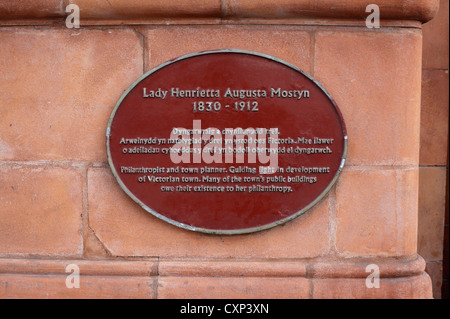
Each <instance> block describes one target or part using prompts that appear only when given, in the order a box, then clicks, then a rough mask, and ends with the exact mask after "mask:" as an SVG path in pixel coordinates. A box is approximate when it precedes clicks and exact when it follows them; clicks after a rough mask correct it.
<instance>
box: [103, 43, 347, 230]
mask: <svg viewBox="0 0 450 319" xmlns="http://www.w3.org/2000/svg"><path fill="white" fill-rule="evenodd" d="M216 53H237V54H246V55H253V56H258V57H262V58H265V59H268V60H272V61H275V62H277V63H281V64H284V65H285V66H287V67H289V68H291V69H294V70H295V71H297V72H299V73H300V74H302V75H303V76H305V77H306V78H308V79H309V80H310V81H312V82H313V83H314V84H315V85H317V86H318V87H319V88H320V89H321V90H322V91H323V92H324V93H325V94H326V96H327V97H328V99H329V100H330V101H331V102H332V105H333V107H334V108H335V110H336V113H337V115H338V117H339V120H340V122H341V126H342V133H343V135H344V150H343V154H342V158H341V164H340V165H339V168H338V170H337V171H336V173H335V175H334V177H333V179H332V180H331V182H330V183H329V184H328V186H327V187H326V188H325V189H324V190H323V191H322V192H321V193H320V195H319V196H317V197H316V198H315V199H314V200H313V201H312V202H311V203H309V204H308V205H307V206H305V207H303V208H302V209H301V210H299V211H298V212H296V213H294V214H292V215H290V216H288V217H286V218H283V219H281V220H278V221H275V222H272V223H269V224H265V225H261V226H257V227H251V228H241V229H210V228H203V227H196V226H191V225H187V224H184V223H181V222H178V221H176V220H173V219H170V218H168V217H166V216H164V215H161V214H160V213H158V212H156V211H155V210H153V209H152V208H150V207H148V206H147V205H146V204H144V203H143V202H142V201H141V200H140V199H138V198H137V197H136V196H135V195H134V194H133V193H132V192H131V191H130V190H129V189H128V188H127V186H126V185H125V184H124V183H123V182H122V180H121V179H120V177H119V174H118V173H117V171H116V169H115V167H114V165H113V161H112V158H111V150H110V134H111V125H112V122H113V120H114V116H115V114H116V111H117V109H118V108H119V107H120V105H121V104H122V101H123V100H124V99H125V97H126V96H127V95H128V94H129V93H130V92H131V91H132V90H133V89H134V88H135V87H136V86H137V85H138V84H139V83H140V82H141V81H142V80H144V79H145V78H147V77H148V76H150V75H151V74H152V73H154V72H156V71H158V70H160V69H162V68H164V67H166V66H168V65H170V64H172V63H176V62H178V61H181V60H185V59H189V58H192V57H196V56H201V55H208V54H216ZM347 149H348V135H347V129H346V125H345V122H344V118H343V116H342V113H341V110H340V109H339V107H338V106H337V104H336V102H335V101H334V99H333V98H332V97H331V95H330V94H329V93H328V92H327V91H326V90H325V88H324V87H323V86H322V85H321V84H320V83H318V82H317V81H316V80H315V79H314V78H313V77H312V76H310V75H309V74H307V73H306V72H304V71H302V70H301V69H300V68H298V67H297V66H295V65H293V64H291V63H289V62H286V61H283V60H281V59H278V58H276V57H273V56H270V55H268V54H264V53H259V52H254V51H247V50H240V49H217V50H205V51H199V52H194V53H189V54H185V55H182V56H180V57H178V58H175V59H172V60H169V61H166V62H164V63H162V64H160V65H158V66H156V67H154V68H152V69H151V70H149V71H147V72H146V73H144V74H143V75H142V76H140V77H139V78H138V79H137V80H136V81H135V82H134V83H133V84H131V86H130V87H128V89H126V90H125V91H124V93H123V94H122V96H121V97H120V99H119V100H118V101H117V103H116V105H115V107H114V109H113V111H112V112H111V116H110V118H109V120H108V125H107V128H106V152H107V156H108V164H109V167H110V169H111V171H112V173H113V175H114V177H115V179H116V181H117V182H118V184H119V186H120V187H121V188H122V190H123V191H124V192H125V193H126V194H127V195H128V196H129V197H131V199H133V200H134V201H135V202H136V203H137V204H139V206H141V207H142V208H143V209H144V210H145V211H147V212H149V213H150V214H152V215H153V216H155V217H157V218H159V219H161V220H163V221H165V222H167V223H169V224H172V225H174V226H177V227H180V228H183V229H187V230H190V231H195V232H201V233H206V234H214V235H239V234H250V233H254V232H258V231H262V230H266V229H270V228H273V227H275V226H278V225H281V224H284V223H286V222H288V221H291V220H293V219H295V218H297V217H298V216H300V215H302V214H303V213H305V212H306V211H308V210H310V209H311V208H312V207H313V206H315V205H316V204H317V203H318V202H320V201H321V200H322V199H323V198H324V197H325V195H326V194H328V192H329V191H330V189H331V188H332V187H333V185H334V184H335V183H336V181H337V179H338V177H339V175H340V174H341V172H342V169H343V168H344V165H345V160H346V157H347Z"/></svg>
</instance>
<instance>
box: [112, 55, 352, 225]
mask: <svg viewBox="0 0 450 319" xmlns="http://www.w3.org/2000/svg"><path fill="white" fill-rule="evenodd" d="M106 135H107V152H108V161H109V164H110V166H111V170H112V172H113V174H114V176H115V177H116V179H117V181H118V183H119V185H120V186H121V187H122V189H123V190H124V191H125V192H126V193H127V194H128V195H129V196H130V197H131V198H132V199H133V200H135V201H136V202H137V203H139V204H140V205H141V206H142V207H143V208H144V209H145V210H147V211H148V212H150V213H152V214H153V215H155V216H157V217H159V218H161V219H163V220H165V221H167V222H169V223H171V224H174V225H176V226H179V227H182V228H185V229H189V230H194V231H200V232H206V233H216V234H241V233H249V232H254V231H258V230H263V229H267V228H270V227H273V226H276V225H278V224H281V223H284V222H286V221H288V220H291V219H293V218H295V217H296V216H298V215H300V214H302V213H303V212H305V211H306V210H308V209H309V208H311V207H312V206H313V205H315V204H316V203H317V202H318V201H319V200H320V199H321V198H323V197H324V196H325V194H326V193H327V192H328V191H329V189H330V188H331V186H332V185H333V184H334V182H335V181H336V179H337V177H338V175H339V173H340V171H341V170H342V167H343V165H344V162H345V156H346V149H347V136H346V130H345V125H344V121H343V119H342V116H341V113H340V111H339V109H338V107H337V106H336V104H335V103H334V102H333V100H332V99H331V98H330V96H329V95H328V94H327V93H326V92H325V90H324V89H323V88H322V87H321V86H320V85H319V84H317V83H316V82H315V81H314V80H313V79H312V78H311V77H309V76H308V75H306V74H305V73H303V72H302V71H300V70H299V69H298V68H296V67H295V66H293V65H290V64H288V63H286V62H282V61H280V60H278V59H275V58H273V57H270V56H267V55H263V54H257V53H252V52H246V51H237V50H221V51H208V52H200V53H195V54H190V55H186V56H183V57H180V58H178V59H175V60H172V61H169V62H167V63H165V64H163V65H161V66H159V67H157V68H155V69H153V70H151V71H150V72H148V73H147V74H145V75H144V76H142V77H141V78H139V79H138V80H137V81H136V82H135V83H134V84H133V85H132V86H131V87H130V88H129V89H128V90H127V91H126V92H125V93H124V94H123V96H122V97H121V99H120V100H119V102H118V103H117V105H116V107H115V109H114V111H113V112H112V115H111V118H110V121H109V124H108V128H107V134H106Z"/></svg>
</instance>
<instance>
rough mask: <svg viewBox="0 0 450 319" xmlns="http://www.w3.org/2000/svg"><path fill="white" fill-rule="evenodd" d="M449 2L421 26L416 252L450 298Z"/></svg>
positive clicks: (437, 289) (436, 287)
mask: <svg viewBox="0 0 450 319" xmlns="http://www.w3.org/2000/svg"><path fill="white" fill-rule="evenodd" d="M448 5H449V2H448V0H441V1H440V8H439V12H438V14H437V16H436V17H435V18H434V19H433V20H432V21H430V22H428V23H426V24H424V26H423V39H424V40H423V58H422V68H423V69H422V110H421V126H420V129H421V132H420V174H419V175H420V178H419V179H420V186H419V187H420V191H419V237H418V241H419V242H418V244H419V246H418V251H419V254H420V255H421V256H423V258H425V260H426V261H427V269H426V270H427V272H428V273H429V274H430V276H431V278H432V280H433V296H434V298H440V297H441V288H442V297H446V298H448V123H449V118H448V114H449V112H448V111H449V94H448V85H449V83H448V52H449V47H448V37H449V34H448V18H449V17H448V16H449V14H448V12H449V7H448ZM444 225H445V226H444ZM444 233H445V234H446V235H445V236H446V237H445V238H446V240H447V241H446V242H445V241H444V240H443V238H444ZM445 249H447V251H446V252H445ZM445 267H446V268H445ZM443 269H446V270H444V271H443ZM445 292H446V293H445Z"/></svg>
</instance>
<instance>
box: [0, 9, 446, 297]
mask: <svg viewBox="0 0 450 319" xmlns="http://www.w3.org/2000/svg"><path fill="white" fill-rule="evenodd" d="M38 2H39V5H40V7H39V10H37V9H36V5H38ZM70 2H74V3H77V4H78V5H79V6H80V9H81V27H80V28H79V29H69V28H67V27H66V26H65V23H64V20H65V16H66V14H65V12H64V8H65V5H66V4H68V3H70ZM106 2H108V3H109V6H108V4H107V3H106ZM106 2H105V3H104V2H102V1H88V0H83V1H51V0H48V1H24V2H20V3H16V2H13V3H11V2H9V1H3V0H1V1H0V19H1V20H0V70H1V73H0V173H1V174H0V203H1V205H0V220H1V222H0V297H1V298H245V297H246V298H431V297H432V291H431V289H432V286H431V280H430V277H429V275H428V274H427V273H426V272H425V266H426V265H427V266H428V268H427V269H428V271H429V272H430V273H431V272H433V269H432V267H434V266H433V265H437V264H438V263H439V262H441V261H442V254H441V255H439V252H436V255H433V254H432V255H428V252H429V251H430V249H428V248H426V244H421V243H422V241H421V237H418V228H419V230H421V234H425V236H434V235H432V234H431V232H427V231H423V229H424V225H425V224H421V226H420V227H419V223H418V221H420V219H418V218H419V211H420V209H419V208H421V207H423V206H420V205H418V202H419V199H420V196H424V194H425V196H427V195H426V193H427V192H431V193H432V194H435V192H434V191H433V188H431V186H430V188H429V187H428V186H427V187H425V188H424V187H423V185H424V183H428V184H430V185H432V187H436V192H441V191H442V188H441V186H442V187H443V186H445V183H444V181H443V175H442V172H445V168H444V167H435V165H440V166H445V165H446V163H445V157H444V158H443V157H442V155H441V153H439V152H435V151H434V150H433V149H432V148H433V147H437V148H439V145H440V144H439V143H441V142H437V146H433V145H434V144H433V145H431V146H430V150H429V151H428V152H425V153H426V154H429V155H430V159H429V160H430V161H431V162H426V160H425V157H423V156H422V153H420V152H421V151H423V150H424V148H423V147H422V148H420V142H421V138H422V139H423V138H424V134H425V133H424V130H423V125H422V133H421V122H420V121H421V101H422V105H427V104H426V101H427V95H426V92H428V91H429V90H434V89H435V85H434V84H427V83H429V82H427V81H438V82H439V85H441V83H443V82H442V81H441V80H442V79H445V78H446V79H447V82H448V71H447V73H446V72H445V71H440V70H437V71H435V68H441V67H442V66H441V65H438V66H436V65H433V64H429V67H428V68H427V67H426V66H425V64H424V68H426V69H427V70H424V72H423V74H422V42H423V37H422V25H421V24H422V23H423V22H426V21H428V20H430V19H431V18H432V17H433V16H434V15H435V13H436V11H437V8H438V1H419V0H417V1H409V2H407V3H404V1H379V2H380V9H381V12H382V14H383V12H384V14H385V15H384V17H385V18H383V20H382V21H381V28H378V29H369V28H367V27H366V25H365V18H366V15H367V13H366V12H365V7H366V5H367V4H369V3H370V2H368V1H360V0H354V1H344V2H343V1H331V0H327V1H312V0H308V1H306V0H302V1H288V0H285V1H282V3H281V4H280V2H279V1H269V0H265V1H262V2H261V4H260V6H258V7H255V6H254V5H253V4H252V3H253V2H252V1H243V0H241V1H237V0H236V1H231V0H229V1H209V0H195V1H194V0H193V1H189V2H188V3H189V5H185V3H186V2H180V1H168V2H167V1H166V2H163V1H154V2H151V4H149V2H145V1H119V0H115V1H113V0H110V1H106ZM162 3H164V4H165V5H164V6H163V5H162ZM168 4H170V5H168ZM280 8H282V9H280ZM447 21H448V19H447ZM221 48H235V49H243V50H250V51H256V52H261V53H264V54H268V55H272V56H274V57H277V58H279V59H282V60H285V61H287V62H289V63H291V64H293V65H295V66H297V67H299V68H300V69H302V70H303V71H305V72H306V73H308V74H310V75H311V76H313V77H314V78H316V79H317V80H318V81H319V83H321V84H322V85H323V86H324V87H325V88H326V90H327V91H328V92H329V93H330V94H331V96H332V97H333V98H334V99H335V101H336V103H337V105H338V106H339V108H340V110H341V111H342V113H343V117H344V119H345V122H346V126H347V131H348V136H349V144H348V156H347V161H346V165H345V167H344V170H343V172H342V174H341V176H340V178H339V180H338V181H337V183H336V184H335V186H334V187H333V188H332V189H331V191H330V192H329V193H328V195H327V196H325V197H324V198H323V199H322V200H321V201H320V203H319V204H318V205H316V206H315V207H314V208H313V209H311V210H310V211H308V212H307V213H306V214H303V215H301V216H300V217H298V218H296V219H294V220H293V221H291V222H288V223H286V224H284V225H282V226H278V227H275V228H273V229H270V230H265V231H262V232H258V233H254V234H248V235H232V236H216V235H206V234H200V233H195V232H191V231H188V230H184V229H179V228H177V227H175V226H172V225H170V224H168V223H165V222H164V221H161V220H159V219H157V218H156V217H154V216H152V215H150V214H148V213H146V212H145V211H144V210H142V209H141V208H140V207H139V205H137V204H136V203H135V202H133V201H132V200H131V199H130V198H129V197H128V196H127V195H126V194H125V193H124V192H123V191H122V190H121V188H120V187H119V186H118V184H117V182H116V181H115V180H114V177H113V176H112V174H111V171H110V168H109V166H108V163H107V158H106V148H105V143H106V137H105V133H106V126H107V123H108V119H109V117H110V115H111V111H112V109H113V107H114V105H115V104H116V102H117V100H118V99H119V98H120V96H121V95H122V93H123V92H124V91H125V90H126V89H127V88H128V87H129V86H130V85H131V84H132V83H133V82H134V81H135V80H136V79H137V78H139V77H140V76H141V75H143V74H144V73H145V72H147V71H148V70H150V69H151V68H153V67H156V66H157V65H159V64H161V63H163V62H166V61H168V60H170V59H173V58H176V57H178V56H181V55H183V54H186V53H192V52H196V51H202V50H209V49H221ZM431 51H433V50H431ZM447 54H448V50H447ZM425 60H426V59H425V56H424V61H425ZM429 61H431V62H430V63H434V62H435V58H432V57H431V58H429ZM428 69H430V70H428ZM431 69H432V70H431ZM447 69H448V65H447ZM422 79H424V80H423V84H422ZM427 85H428V86H427ZM422 87H423V88H424V92H425V95H423V96H422V99H421V88H422ZM443 87H444V84H442V88H441V86H439V88H440V89H439V90H444V89H443ZM444 91H445V90H444ZM439 92H441V91H439ZM430 95H431V96H433V93H430ZM447 96H448V91H447ZM430 105H432V106H431V107H433V106H434V104H433V103H430ZM447 105H448V100H447ZM423 113H424V109H422V118H423V117H424V115H423ZM431 115H432V116H434V113H433V112H432V114H431ZM447 117H448V108H447ZM438 118H439V119H440V118H441V117H440V116H438ZM432 121H434V120H432ZM430 134H433V133H430ZM439 134H440V133H439ZM423 144H424V142H423V143H422V145H423ZM425 153H424V154H425ZM437 153H439V154H437ZM419 156H420V157H419ZM419 160H420V162H419ZM435 161H438V162H435ZM419 164H422V165H426V167H420V169H419ZM429 165H431V166H432V167H428V166H429ZM436 180H438V182H436ZM419 181H420V183H421V184H420V187H421V188H420V192H419ZM428 184H427V185H428ZM423 203H425V201H423V202H421V205H424V204H423ZM421 216H423V214H422V215H421ZM421 218H422V217H421ZM427 220H428V218H427ZM431 223H433V222H431ZM429 227H431V228H433V227H435V225H434V224H433V225H431V226H429ZM433 229H434V228H433ZM436 236H437V237H438V235H436ZM437 237H436V238H437ZM418 238H419V239H418ZM436 241H437V239H436ZM427 243H429V241H428V240H427ZM418 244H419V247H420V249H421V251H420V253H423V254H424V255H425V259H426V260H427V261H428V263H427V264H426V262H425V260H424V259H423V258H422V257H421V256H420V255H419V254H418ZM433 249H434V248H433ZM436 261H437V262H438V263H435V262H436ZM71 264H74V265H77V266H78V267H79V269H80V274H81V277H80V288H67V286H66V279H67V276H68V273H67V272H66V267H67V265H71ZM370 264H376V265H377V266H378V267H379V269H380V276H381V282H380V287H379V288H368V287H367V286H366V278H367V276H368V273H367V272H366V266H367V265H370Z"/></svg>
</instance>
